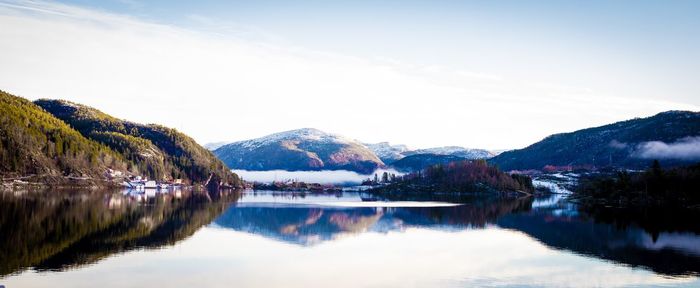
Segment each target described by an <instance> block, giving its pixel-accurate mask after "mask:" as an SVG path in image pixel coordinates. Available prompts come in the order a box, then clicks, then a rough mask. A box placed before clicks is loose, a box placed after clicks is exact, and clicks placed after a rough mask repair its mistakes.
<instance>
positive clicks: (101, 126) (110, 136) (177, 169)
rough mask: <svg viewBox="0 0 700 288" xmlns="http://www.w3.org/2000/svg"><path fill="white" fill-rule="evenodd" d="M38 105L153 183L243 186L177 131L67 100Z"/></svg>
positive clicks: (218, 163)
mask: <svg viewBox="0 0 700 288" xmlns="http://www.w3.org/2000/svg"><path fill="white" fill-rule="evenodd" d="M35 103H36V104H37V105H39V106H40V107H42V108H44V109H45V110H46V111H48V112H49V113H51V114H53V115H54V116H56V117H57V118H59V119H61V120H63V121H65V122H66V123H68V124H70V126H72V127H73V128H75V129H76V130H77V131H78V132H80V133H81V134H82V135H83V136H85V137H87V138H89V139H92V140H95V141H97V142H99V143H101V144H103V145H105V146H108V147H110V148H111V149H113V150H115V151H117V152H119V153H121V154H122V155H123V156H124V158H126V159H128V160H129V163H130V167H129V169H130V170H131V171H134V172H135V173H139V174H143V175H146V176H148V177H150V178H154V179H177V178H182V179H185V180H189V181H191V182H198V183H202V182H205V181H207V180H208V179H209V177H210V175H213V176H215V177H216V178H218V179H219V180H221V181H222V182H224V183H228V184H232V185H240V184H241V180H240V179H239V178H238V176H237V175H236V174H234V173H232V172H230V171H229V169H228V168H227V167H226V166H225V165H224V164H223V163H222V162H221V161H220V160H219V159H217V158H216V157H215V156H214V155H213V154H212V153H211V152H210V151H208V150H206V149H205V148H203V147H201V146H200V145H199V144H197V143H196V142H195V141H194V139H192V138H190V137H188V136H187V135H185V134H183V133H180V132H178V131H177V130H175V129H172V128H167V127H163V126H160V125H156V124H148V125H143V124H138V123H133V122H129V121H125V120H121V119H117V118H115V117H112V116H110V115H108V114H106V113H103V112H101V111H99V110H97V109H95V108H92V107H88V106H85V105H81V104H76V103H72V102H69V101H64V100H47V99H42V100H37V101H35Z"/></svg>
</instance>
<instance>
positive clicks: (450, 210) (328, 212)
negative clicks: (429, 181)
mask: <svg viewBox="0 0 700 288" xmlns="http://www.w3.org/2000/svg"><path fill="white" fill-rule="evenodd" d="M531 201H532V199H531V198H519V199H515V198H500V199H491V201H483V202H472V203H470V204H465V205H460V206H453V207H403V208H366V207H363V208H331V207H318V206H310V205H286V206H270V205H265V204H262V205H261V204H239V205H237V206H236V207H231V208H230V209H229V210H228V211H226V212H224V214H223V215H221V217H219V218H218V219H216V220H215V224H216V225H218V226H220V227H224V228H230V229H234V230H238V231H244V232H248V233H253V234H259V235H262V236H265V237H269V238H273V239H278V240H282V241H285V242H290V243H297V244H302V245H310V244H315V243H319V242H322V241H327V240H332V239H336V238H337V237H339V236H342V235H343V234H348V233H361V232H365V231H376V232H387V231H392V230H402V229H405V228H407V227H430V228H445V229H455V228H466V227H484V226H485V225H486V224H488V223H493V222H494V221H495V220H496V219H497V218H498V217H500V216H503V215H505V214H508V213H512V212H515V211H520V210H523V209H527V207H530V204H531Z"/></svg>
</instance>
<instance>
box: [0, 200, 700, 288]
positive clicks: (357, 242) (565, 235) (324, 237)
mask: <svg viewBox="0 0 700 288" xmlns="http://www.w3.org/2000/svg"><path fill="white" fill-rule="evenodd" d="M0 195H2V197H1V198H0V207H1V208H2V209H0V233H1V234H0V235H2V237H0V248H1V249H0V263H1V264H0V274H2V275H5V276H3V277H2V278H0V280H3V281H0V282H4V281H5V280H8V281H11V282H10V283H24V284H26V283H32V282H31V281H39V279H38V278H34V277H33V275H34V274H32V273H33V272H34V271H38V272H40V273H43V274H42V275H44V276H47V275H52V276H56V277H58V274H50V273H52V271H66V270H67V268H80V269H78V271H80V270H81V269H82V270H83V271H88V270H86V269H87V267H90V268H91V269H89V270H90V271H92V270H97V271H110V272H112V271H115V272H114V273H116V274H119V273H120V272H118V271H121V270H119V267H123V265H127V266H128V265H129V264H128V263H122V262H123V261H127V260H126V259H131V258H134V257H137V258H139V259H140V261H141V262H142V263H144V264H141V266H142V268H143V269H145V271H148V272H147V273H149V275H159V277H173V278H174V279H180V278H181V277H186V276H185V275H179V274H177V273H173V272H170V271H168V270H167V269H168V268H172V267H173V266H175V267H181V269H185V270H187V271H192V273H195V271H197V272H196V273H200V274H202V275H208V276H210V279H223V278H226V277H228V276H225V275H229V274H231V275H234V276H235V277H236V278H237V279H236V280H237V281H240V282H241V283H246V282H245V281H246V279H247V280H250V281H252V282H250V283H249V284H251V285H242V286H260V285H263V286H277V285H274V284H275V283H273V282H274V281H276V280H274V279H269V277H262V276H261V275H262V274H261V273H263V272H265V271H268V270H269V271H271V272H276V273H286V272H289V271H291V270H289V266H288V265H295V263H294V262H295V261H301V258H304V259H307V260H305V265H307V266H308V267H313V268H314V269H323V267H325V266H324V265H328V262H329V261H330V262H332V259H336V258H343V259H346V260H347V261H345V262H342V261H341V262H337V263H335V262H334V263H333V265H336V266H337V267H341V268H339V269H342V267H344V268H345V269H349V267H345V266H344V265H350V264H349V263H354V262H353V261H361V259H359V258H358V259H355V258H356V257H360V256H358V255H364V256H365V257H376V259H375V260H376V261H380V262H382V261H389V262H391V261H394V260H396V261H395V262H396V263H394V264H392V265H396V267H391V266H376V267H374V266H372V264H368V263H359V264H358V263H356V264H357V265H365V266H366V267H374V268H371V269H375V270H377V271H380V270H381V273H385V274H387V275H393V274H396V275H397V276H396V277H399V278H401V277H403V278H406V277H409V278H410V277H411V276H416V279H404V280H405V281H397V282H391V281H389V280H387V279H384V278H383V276H382V275H377V274H376V273H374V274H372V273H370V274H371V275H370V274H366V275H365V276H366V277H377V279H365V280H366V281H365V282H363V283H367V284H372V285H376V284H378V283H379V284H381V283H384V284H387V285H389V286H401V285H399V283H402V284H415V282H410V281H409V282H408V283H406V281H408V280H416V281H417V279H418V278H419V276H420V275H419V274H420V271H414V272H411V273H409V274H402V273H403V272H407V271H412V270H411V269H413V268H411V267H404V266H405V265H406V264H407V263H414V264H415V263H423V261H427V262H428V263H430V265H431V266H426V267H424V268H423V269H426V270H425V271H430V273H432V274H430V273H428V274H425V275H423V276H421V277H424V278H425V279H423V280H425V281H427V282H426V283H428V284H426V285H414V286H435V285H437V284H446V285H439V286H475V285H476V286H482V285H485V286H499V283H500V284H502V285H505V286H508V285H513V284H522V283H530V285H535V286H560V285H566V286H587V285H574V284H577V283H574V282H571V281H574V280H572V279H585V278H591V277H592V278H595V279H598V280H599V281H612V279H613V278H615V279H617V281H619V283H620V285H630V283H632V284H635V283H636V284H649V283H657V284H659V283H666V282H668V281H671V280H672V279H676V280H679V279H680V280H683V281H690V282H689V283H692V284H690V285H691V286H692V285H694V284H698V282H697V278H695V277H697V275H698V274H699V273H700V248H699V247H700V234H699V233H700V231H698V229H699V228H698V226H697V225H695V223H693V222H694V220H695V219H698V218H697V216H698V215H697V214H694V213H695V212H687V211H685V212H683V211H620V210H611V209H609V208H601V207H577V206H576V205H574V204H572V203H570V202H567V201H565V199H563V196H562V195H552V196H549V197H541V198H534V197H513V196H496V195H491V194H487V195H483V194H482V195H470V196H459V197H455V196H451V195H448V194H445V195H439V196H438V197H430V198H411V199H376V198H374V197H370V196H368V195H361V194H357V193H338V194H305V193H288V192H284V193H276V192H265V191H262V192H244V193H238V192H226V191H224V192H219V193H204V192H191V191H182V192H180V194H174V193H162V194H161V193H159V194H154V195H151V196H150V197H137V196H135V195H131V194H130V193H122V192H119V191H117V192H101V193H97V192H89V193H85V192H81V193H79V192H74V193H48V194H47V193H43V194H33V193H21V194H12V193H4V194H0ZM413 197H416V196H413ZM427 200H429V202H425V201H427ZM671 212H673V213H671ZM207 224H209V225H208V226H207ZM196 231H200V232H197V233H196V234H195V232H196ZM220 232H226V233H223V234H222V233H220ZM193 234H194V235H200V236H199V237H197V236H195V237H192V238H188V237H189V236H191V235H193ZM253 236H254V237H258V238H251V237H253ZM183 239H187V240H184V241H183ZM261 239H267V240H266V241H263V240H261ZM392 241H395V242H392ZM343 243H344V244H343ZM279 244H284V245H286V246H279ZM173 245H175V246H173ZM173 247H179V248H178V249H177V251H175V250H173ZM193 247H197V248H196V249H195V248H193ZM233 247H236V248H233ZM285 247H286V248H285ZM290 247H298V249H302V250H296V248H290ZM142 248H146V250H150V251H154V250H153V249H152V248H166V249H164V250H160V249H159V250H156V251H162V253H161V252H158V253H155V254H142V253H144V251H143V249H142ZM231 249H234V250H231ZM226 251H228V254H227V253H226ZM269 251H275V252H269ZM221 253H223V254H221ZM270 253H271V254H270ZM275 253H278V254H275ZM396 253H401V255H403V256H401V257H400V258H401V259H398V258H397V257H398V255H397V254H396ZM354 254H357V255H354ZM110 255H122V256H123V257H114V258H117V259H111V261H109V260H107V259H106V258H107V257H108V256H110ZM183 255H189V256H183ZM448 255H450V256H449V257H447V256H448ZM447 258H449V259H447ZM193 259H200V262H197V264H194V263H192V262H191V261H194V260H193ZM598 259H603V260H604V261H600V260H598ZM131 261H133V260H131ZM365 261H366V260H365ZM607 261H610V262H607ZM127 262H128V261H127ZM271 262H275V263H277V262H279V263H288V264H287V265H286V266H285V265H283V264H280V265H281V266H280V267H277V268H279V269H276V268H275V267H274V266H272V267H271V266H270V265H269V264H270V263H271ZM117 263H121V264H119V265H117ZM163 263H167V264H166V265H165V266H163V265H164V264H163ZM256 263H257V264H256ZM261 263H267V264H266V265H263V264H261ZM324 263H325V264H324ZM402 263H403V264H402ZM488 263H490V264H488ZM86 264H93V265H87V266H86ZM258 264H259V265H258ZM115 265H117V266H115ZM120 265H121V266H120ZM416 265H419V264H416ZM229 266H235V267H236V271H239V272H240V273H239V274H236V273H233V272H232V271H230V270H226V268H227V267H229ZM419 266H420V265H419ZM115 267H116V268H115ZM363 267H364V266H363ZM420 267H422V266H420ZM517 267H519V268H517ZM563 267H568V268H570V269H571V270H567V271H566V272H561V271H559V270H556V269H563ZM630 267H635V269H632V268H630ZM25 268H31V270H29V271H31V272H32V273H28V271H24V272H22V271H23V270H24V269H25ZM516 268H517V269H516ZM368 269H370V268H368ZM396 269H399V270H400V271H395V270H396ZM579 269H582V270H585V271H588V272H590V273H593V272H591V271H608V272H610V271H612V272H610V273H611V274H610V277H612V278H605V279H603V278H604V277H602V276H601V275H598V274H595V273H594V275H584V273H583V272H577V271H578V270H579ZM637 269H641V270H637ZM259 270H260V271H259ZM125 271H127V270H125ZM129 271H131V270H129ZM283 271H286V272H283ZM542 271H549V272H547V275H546V276H544V275H543V274H542V273H543V272H542ZM554 271H559V272H560V273H568V274H569V275H557V274H556V273H555V272H554ZM640 271H643V272H644V273H642V272H640ZM649 271H653V273H651V272H649ZM297 272H298V273H304V272H303V271H297ZM355 272H359V271H354V272H347V271H345V273H351V274H352V273H355ZM588 272H587V273H588ZM10 273H14V274H15V275H12V276H7V274H10ZM124 273H127V272H124ZM129 273H133V271H132V272H129ZM241 273H242V274H241ZM290 273H291V272H290ZM306 273H312V272H308V271H307V272H306ZM328 273H329V274H328V275H333V276H334V277H340V276H339V275H336V274H333V273H331V272H328ZM365 273H367V272H365ZM377 273H379V272H377ZM407 273H408V272H407ZM640 273H641V274H640ZM88 274H89V275H90V276H86V277H88V278H90V277H92V280H94V277H97V276H95V275H97V274H95V273H88ZM263 274H264V273H263ZM363 274H364V273H360V275H363ZM433 274H434V275H433ZM438 274H439V276H438ZM655 274H661V275H663V276H664V277H660V278H659V277H655ZM69 275H74V274H72V273H71V274H69ZM164 275H167V276H164ZM246 275H258V276H261V277H256V276H249V277H248V278H246V277H247V276H246ZM285 275H286V274H285ZM295 275H296V274H295ZM398 275H401V276H398ZM431 275H432V276H431ZM122 276H127V275H122ZM129 276H133V275H129ZM234 276H231V277H234ZM316 276H318V277H321V275H316ZM566 276H569V278H567V277H566ZM666 276H672V277H673V278H666ZM115 277H116V276H115ZM154 277H155V276H154ZM250 277H253V278H250ZM286 277H288V278H293V277H294V276H293V275H287V276H286ZM329 277H330V276H329ZM431 277H437V278H431ZM557 277H564V278H561V279H560V278H557ZM596 277H597V278H596ZM626 277H627V278H629V279H634V281H631V280H630V281H627V280H625V279H627V278H626ZM675 277H680V278H675ZM380 278H381V279H384V280H387V281H389V282H382V281H379V280H380ZM403 278H401V279H403ZM555 278H556V280H555ZM41 279H46V278H41ZM81 279H82V278H81ZM261 279H262V280H265V281H263V282H256V281H262V280H261ZM329 279H333V277H330V278H329ZM397 279H398V278H397ZM89 280H90V279H87V280H85V281H89ZM180 280H183V279H180ZM273 280H274V281H273ZM297 280H299V281H298V282H294V283H285V284H295V285H289V286H302V287H303V286H304V284H307V285H308V284H309V283H306V282H304V281H301V280H300V279H297ZM372 280H374V281H372ZM438 280H439V281H448V280H449V281H448V282H449V283H447V282H439V281H438ZM652 280H653V281H652ZM12 281H14V282H12ZM23 281H24V282H23ZM129 281H131V280H129ZM222 281H223V280H222ZM270 281H272V282H270ZM435 281H438V282H435ZM576 281H579V280H576ZM635 281H636V282H635ZM674 281H675V280H674ZM71 283H73V284H75V283H74V282H71ZM128 283H132V284H134V285H137V284H135V283H137V282H128ZM139 283H140V282H139ZM178 283H179V282H178ZM222 283H225V282H216V283H209V284H215V286H221V285H222ZM601 283H603V284H604V285H607V284H608V283H609V282H600V283H599V284H601ZM610 283H612V282H610ZM615 283H617V282H615ZM674 283H675V282H674ZM0 284H5V283H0ZM176 284H177V283H176ZM277 284H281V283H277ZM296 284H298V285H296ZM336 284H337V283H336ZM506 284H508V285H506ZM593 284H595V283H593ZM139 285H140V284H138V285H137V286H139ZM179 285H182V284H178V285H175V286H179ZM18 286H23V285H18ZM380 286H381V285H380ZM593 286H595V285H593Z"/></svg>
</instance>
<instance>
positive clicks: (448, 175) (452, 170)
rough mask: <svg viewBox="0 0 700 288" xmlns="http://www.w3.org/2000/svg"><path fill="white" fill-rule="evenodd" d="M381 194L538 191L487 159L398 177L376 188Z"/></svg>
mask: <svg viewBox="0 0 700 288" xmlns="http://www.w3.org/2000/svg"><path fill="white" fill-rule="evenodd" d="M373 191H374V192H378V193H416V192H418V193H430V192H442V193H471V192H516V191H517V192H526V193H531V192H534V187H533V185H532V179H530V177H527V176H523V175H518V174H513V175H509V174H506V173H503V172H501V171H500V170H499V169H498V168H496V167H494V166H491V165H489V164H487V163H486V161H485V160H463V161H456V162H450V163H446V164H437V165H433V166H430V167H428V168H426V169H425V170H422V171H419V172H414V173H411V174H407V175H404V176H401V177H397V180H396V181H394V183H392V184H389V185H387V186H384V187H380V188H376V189H373Z"/></svg>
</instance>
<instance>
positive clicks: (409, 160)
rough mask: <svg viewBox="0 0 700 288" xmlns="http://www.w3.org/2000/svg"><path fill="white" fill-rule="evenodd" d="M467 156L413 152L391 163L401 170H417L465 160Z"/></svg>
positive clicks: (393, 166)
mask: <svg viewBox="0 0 700 288" xmlns="http://www.w3.org/2000/svg"><path fill="white" fill-rule="evenodd" d="M463 160H465V158H463V157H459V156H455V155H440V154H413V155H409V156H406V157H403V158H401V159H399V160H397V161H394V162H393V163H391V167H392V168H394V169H396V170H398V171H400V172H415V171H420V170H423V169H425V168H426V167H429V166H432V165H436V164H447V163H450V162H455V161H463Z"/></svg>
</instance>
